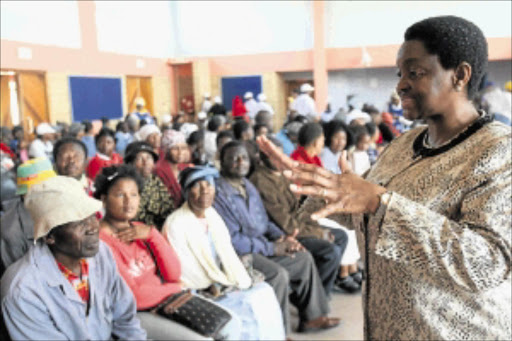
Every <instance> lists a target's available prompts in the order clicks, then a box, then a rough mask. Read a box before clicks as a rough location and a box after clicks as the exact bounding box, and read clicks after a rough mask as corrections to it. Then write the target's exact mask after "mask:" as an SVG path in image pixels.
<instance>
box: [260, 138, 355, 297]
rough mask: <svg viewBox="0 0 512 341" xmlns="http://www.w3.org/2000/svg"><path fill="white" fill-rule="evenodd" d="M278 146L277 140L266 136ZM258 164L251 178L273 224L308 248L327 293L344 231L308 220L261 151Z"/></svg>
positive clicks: (337, 268) (337, 266)
mask: <svg viewBox="0 0 512 341" xmlns="http://www.w3.org/2000/svg"><path fill="white" fill-rule="evenodd" d="M269 138H270V139H271V140H272V142H273V143H274V144H275V145H277V146H281V144H280V143H279V141H278V140H276V139H274V138H272V137H269ZM260 158H261V161H262V162H261V163H260V165H259V166H258V167H256V169H255V171H254V173H253V174H252V176H251V177H250V180H251V182H252V183H253V184H254V186H256V188H257V189H258V190H259V192H260V195H261V198H262V200H263V204H264V205H265V209H266V210H267V212H268V215H269V216H270V218H271V219H272V220H273V221H274V223H275V224H276V225H277V226H279V227H280V228H281V229H282V230H283V231H284V232H285V233H286V234H288V235H296V237H297V240H299V241H300V243H301V244H302V245H303V246H304V247H305V248H306V249H308V250H309V252H310V253H311V254H312V256H313V258H314V259H315V263H316V266H317V269H318V274H319V275H320V278H321V279H322V283H323V287H324V289H325V293H326V294H327V295H330V292H331V290H332V288H333V285H334V283H335V280H336V279H337V277H338V273H339V271H340V262H341V257H342V256H343V253H344V251H345V248H346V246H347V242H348V236H347V234H346V233H345V232H344V231H343V230H338V229H329V228H324V227H322V226H320V225H319V224H318V223H317V222H315V221H313V220H311V218H310V217H309V214H308V212H306V211H305V210H302V209H301V204H300V200H299V199H298V198H297V197H296V196H295V194H293V193H292V192H291V190H290V188H289V185H290V182H289V181H288V180H287V179H286V178H285V177H283V176H282V175H281V173H280V172H279V171H277V170H276V168H275V167H274V165H272V163H271V161H270V160H269V159H268V157H267V156H266V155H265V154H264V153H261V155H260ZM351 284H352V285H349V286H345V285H344V286H343V289H345V290H346V291H349V292H355V291H358V290H359V288H360V286H359V284H358V283H356V282H355V281H354V282H353V283H351Z"/></svg>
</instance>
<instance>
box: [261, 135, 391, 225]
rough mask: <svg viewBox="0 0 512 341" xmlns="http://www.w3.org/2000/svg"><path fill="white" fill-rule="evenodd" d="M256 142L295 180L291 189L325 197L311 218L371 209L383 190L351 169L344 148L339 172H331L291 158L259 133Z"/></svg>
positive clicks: (284, 172) (371, 211) (374, 208)
mask: <svg viewBox="0 0 512 341" xmlns="http://www.w3.org/2000/svg"><path fill="white" fill-rule="evenodd" d="M257 142H258V145H259V147H260V149H261V150H262V151H263V152H264V153H265V154H267V155H268V157H269V158H270V160H271V161H272V163H273V164H274V166H276V168H278V169H279V170H282V171H283V174H284V176H286V177H287V178H288V179H289V180H291V181H292V182H294V184H292V185H290V189H291V190H292V191H293V192H294V193H297V194H303V195H309V196H312V197H317V198H322V199H324V200H325V201H326V204H327V205H326V206H325V207H324V208H323V209H321V210H320V211H317V212H315V213H314V214H313V215H312V216H311V218H312V219H314V220H317V219H320V218H324V217H327V216H329V215H331V214H334V213H373V212H375V211H376V210H377V208H378V206H379V203H380V198H379V197H380V195H381V194H383V193H384V192H386V189H385V188H384V187H381V186H378V185H375V184H373V183H371V182H368V181H366V180H364V179H363V178H361V177H359V176H358V175H356V174H354V173H352V171H351V169H350V166H349V164H348V161H347V154H346V152H345V151H344V152H343V155H342V157H341V158H340V168H341V170H342V174H334V173H331V172H330V171H328V170H326V169H324V168H321V167H317V166H315V165H308V164H304V163H299V162H297V161H294V160H292V159H290V158H289V157H288V156H287V155H285V154H284V153H283V152H282V151H281V150H280V149H279V148H277V147H276V146H275V145H274V144H273V143H272V142H271V141H269V140H268V139H267V138H266V137H265V136H260V137H258V140H257Z"/></svg>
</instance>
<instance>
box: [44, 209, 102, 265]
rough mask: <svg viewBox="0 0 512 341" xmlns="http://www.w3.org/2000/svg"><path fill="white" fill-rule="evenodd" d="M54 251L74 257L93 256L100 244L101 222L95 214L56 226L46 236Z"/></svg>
mask: <svg viewBox="0 0 512 341" xmlns="http://www.w3.org/2000/svg"><path fill="white" fill-rule="evenodd" d="M46 243H47V244H48V245H49V246H50V248H51V250H52V252H53V253H54V254H55V253H59V254H60V255H63V256H67V257H69V258H72V259H75V260H77V259H81V258H88V257H93V256H94V255H96V254H97V253H98V250H99V246H100V238H99V223H98V219H97V218H96V215H95V214H92V215H90V216H89V217H87V218H85V219H83V220H79V221H73V222H71V223H68V224H65V225H61V226H59V227H56V228H55V229H54V230H52V231H51V232H50V234H49V235H48V236H47V237H46Z"/></svg>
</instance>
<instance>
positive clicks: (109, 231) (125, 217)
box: [94, 165, 240, 340]
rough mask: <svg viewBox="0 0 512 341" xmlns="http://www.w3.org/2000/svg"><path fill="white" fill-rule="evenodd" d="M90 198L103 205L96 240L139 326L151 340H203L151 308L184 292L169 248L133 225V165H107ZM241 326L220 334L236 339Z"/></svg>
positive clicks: (136, 197) (136, 190) (136, 188)
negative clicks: (105, 249) (109, 256)
mask: <svg viewBox="0 0 512 341" xmlns="http://www.w3.org/2000/svg"><path fill="white" fill-rule="evenodd" d="M94 185H95V187H96V192H95V193H94V196H95V197H96V198H98V199H101V200H102V201H103V205H104V208H105V217H104V218H103V220H101V221H100V238H101V240H103V241H104V242H105V243H106V244H107V245H108V246H109V247H110V249H111V251H112V253H113V254H114V258H115V260H116V263H117V267H118V269H119V272H120V274H121V276H123V278H124V280H125V281H126V283H127V284H128V286H129V287H130V289H131V290H132V292H133V295H134V296H135V301H136V303H137V310H138V311H139V313H138V314H137V315H138V317H139V319H140V320H141V324H142V326H143V328H144V329H146V331H147V332H148V338H149V339H154V340H196V339H203V338H204V337H203V336H201V335H199V334H197V333H196V332H194V331H192V330H190V329H188V328H186V327H184V326H182V325H179V324H177V323H175V322H173V321H171V320H168V319H166V318H164V317H162V316H159V315H157V314H156V313H153V312H152V311H151V310H152V309H154V308H155V307H157V306H158V305H159V304H160V303H162V302H164V301H166V299H167V298H168V297H169V296H172V295H173V294H176V293H179V292H181V291H182V286H181V283H180V276H181V266H180V262H179V258H178V256H177V255H176V253H175V252H174V250H173V248H172V247H171V245H170V244H169V243H168V242H167V241H166V240H165V239H164V237H163V236H162V235H161V234H160V232H158V230H157V229H156V228H154V227H153V226H148V225H145V224H143V223H140V222H133V221H132V219H134V218H135V216H136V215H137V210H138V208H139V201H140V192H141V190H142V186H143V183H142V179H141V178H140V176H139V175H138V173H137V172H136V170H135V169H134V168H133V167H132V166H128V165H119V166H112V167H106V168H104V169H103V170H102V172H101V173H100V174H98V176H97V178H96V181H95V183H94ZM239 323H240V322H239V321H238V320H237V319H233V318H232V319H231V321H230V322H228V324H227V325H226V326H224V329H223V330H222V331H221V333H222V334H223V336H226V337H227V338H229V339H236V338H237V336H238V335H239V334H240V326H239V325H238V324H239Z"/></svg>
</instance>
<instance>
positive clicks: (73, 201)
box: [1, 176, 146, 340]
mask: <svg viewBox="0 0 512 341" xmlns="http://www.w3.org/2000/svg"><path fill="white" fill-rule="evenodd" d="M25 205H26V207H27V209H28V211H29V212H30V215H31V216H32V219H33V221H34V222H35V225H34V240H35V241H36V245H35V246H34V247H32V248H31V249H30V250H29V252H28V253H27V254H26V255H25V256H24V257H23V258H21V259H20V260H19V261H17V262H16V263H15V264H13V265H12V266H10V267H9V268H8V269H7V271H6V272H5V274H4V276H3V277H2V281H1V303H2V315H3V318H4V319H5V324H6V326H7V329H8V331H9V334H10V336H11V338H12V339H17V340H19V339H30V340H41V339H46V340H50V339H51V340H63V339H66V340H109V339H111V338H112V337H116V338H119V339H123V340H124V339H127V340H145V339H146V332H145V331H144V330H143V329H142V328H141V326H140V322H139V320H138V319H137V318H136V315H135V314H136V311H135V309H136V306H135V301H134V298H133V295H132V293H131V291H130V289H129V288H128V286H127V285H126V283H125V282H124V280H123V279H122V278H121V276H120V275H119V273H118V272H117V268H116V263H115V261H114V258H113V257H112V254H111V252H110V250H109V249H108V247H107V246H106V245H104V244H103V243H102V242H100V240H99V224H98V221H97V219H96V217H95V213H96V212H97V211H98V210H100V209H101V207H102V203H101V201H98V200H95V199H92V198H90V197H89V196H87V194H86V193H85V192H84V191H83V188H82V185H81V184H80V183H79V182H78V181H77V180H75V179H72V178H70V177H63V176H57V177H53V178H51V179H48V180H46V181H45V182H43V183H40V184H37V185H34V186H33V187H32V188H31V190H30V191H29V193H28V194H27V196H26V198H25Z"/></svg>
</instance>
